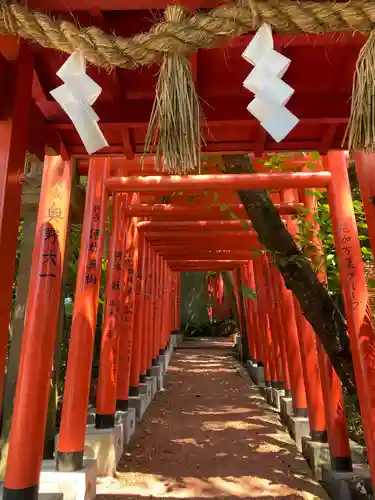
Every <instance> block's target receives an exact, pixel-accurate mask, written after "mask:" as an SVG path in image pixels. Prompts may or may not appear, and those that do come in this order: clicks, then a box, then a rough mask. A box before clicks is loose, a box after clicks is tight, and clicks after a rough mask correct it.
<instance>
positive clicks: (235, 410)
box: [181, 407, 255, 418]
mask: <svg viewBox="0 0 375 500" xmlns="http://www.w3.org/2000/svg"><path fill="white" fill-rule="evenodd" d="M254 411H255V410H253V409H249V408H234V407H230V408H227V409H226V408H222V409H221V410H213V409H212V410H209V409H207V410H200V411H182V412H181V414H182V415H228V414H229V413H230V414H232V415H240V414H243V413H252V412H254ZM249 418H250V417H249Z"/></svg>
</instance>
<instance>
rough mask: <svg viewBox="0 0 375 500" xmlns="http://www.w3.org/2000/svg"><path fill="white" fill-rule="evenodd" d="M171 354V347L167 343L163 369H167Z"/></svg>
mask: <svg viewBox="0 0 375 500" xmlns="http://www.w3.org/2000/svg"><path fill="white" fill-rule="evenodd" d="M172 354H173V347H172V345H171V344H169V346H168V349H167V350H166V351H165V371H168V367H169V365H170V362H171V359H172Z"/></svg>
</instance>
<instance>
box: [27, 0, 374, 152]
mask: <svg viewBox="0 0 375 500" xmlns="http://www.w3.org/2000/svg"><path fill="white" fill-rule="evenodd" d="M179 3H182V4H184V5H185V6H186V7H188V8H189V9H191V10H194V9H196V8H197V7H201V8H212V7H214V6H215V5H217V4H218V3H219V2H218V0H182V1H181V2H179ZM166 4H167V2H166V0H129V1H126V2H123V1H122V0H106V1H105V2H104V0H80V1H77V0H65V1H64V2H61V1H60V0H59V1H58V0H29V2H28V6H29V7H30V8H36V9H39V10H44V11H46V12H48V13H52V14H53V15H54V16H55V17H63V18H65V19H67V20H69V21H70V22H71V21H72V14H71V12H72V11H73V12H74V20H75V21H76V22H77V23H79V24H80V26H90V25H97V26H100V27H101V28H102V29H103V30H105V31H106V32H108V33H113V32H115V33H116V34H117V35H121V36H123V37H129V36H133V35H135V34H136V33H140V32H144V31H148V30H149V29H150V27H151V26H152V25H153V24H154V23H155V22H156V20H157V19H161V18H162V11H160V10H157V9H163V8H164V7H165V6H166ZM101 9H102V10H101ZM250 39H251V35H244V36H240V37H237V38H235V39H233V40H229V41H227V42H225V43H223V44H222V46H221V47H218V48H215V49H212V50H199V51H198V52H197V54H196V56H195V58H194V61H195V63H194V67H195V68H196V86H197V91H198V94H199V96H200V98H201V103H202V107H203V111H204V114H205V117H206V119H207V126H203V135H204V138H205V145H204V147H203V150H204V151H207V152H210V153H214V152H229V151H232V152H244V151H246V152H249V151H254V152H255V153H256V154H258V155H260V154H261V153H262V152H263V151H280V150H299V151H308V150H318V151H320V152H322V153H326V152H327V151H328V150H329V149H337V148H341V146H342V140H343V136H344V132H345V128H346V125H347V121H348V117H349V110H350V95H351V90H352V77H353V71H354V68H355V63H356V59H357V56H358V52H359V50H360V48H361V47H362V45H363V43H364V41H365V37H363V36H362V35H360V34H358V33H357V34H355V35H354V36H353V35H352V34H351V33H348V34H342V33H341V34H338V33H332V34H320V35H316V36H315V35H309V36H306V35H280V34H276V35H275V45H276V46H277V48H278V50H279V51H282V53H283V54H284V55H285V56H287V57H289V58H290V59H291V60H292V63H291V65H290V68H289V69H288V71H287V73H286V75H285V77H284V80H285V81H286V82H287V83H289V84H290V85H291V86H292V87H293V88H295V95H294V96H293V97H292V98H291V100H290V102H289V103H288V108H289V109H290V110H291V111H292V112H293V113H295V114H296V115H297V116H298V117H299V118H300V120H301V121H300V123H299V124H298V125H297V127H296V128H295V129H294V130H293V131H292V132H291V133H290V134H289V135H288V136H287V138H286V139H285V140H284V141H282V142H281V143H279V144H277V143H275V142H274V141H273V140H272V138H271V137H270V136H268V135H267V133H266V132H265V131H264V130H263V129H262V128H261V127H260V125H259V123H258V122H257V120H255V119H254V118H253V117H252V116H251V115H250V114H249V113H248V111H247V110H246V107H247V105H248V104H249V102H250V101H251V99H252V94H251V93H250V92H248V91H247V90H246V89H245V88H244V87H243V86H242V82H243V81H244V79H245V78H246V76H247V75H248V73H249V72H250V71H251V69H252V66H251V65H250V64H248V63H247V62H246V61H244V60H243V59H242V58H241V53H242V52H243V50H244V49H245V47H246V45H247V44H248V43H249V41H250ZM30 47H31V50H32V51H33V53H34V55H35V75H34V85H33V97H34V100H35V104H34V106H33V108H32V116H33V119H34V120H38V123H39V124H40V127H39V129H43V130H44V131H45V134H44V136H46V137H47V139H46V140H47V142H48V145H50V146H52V147H55V148H56V147H57V148H59V147H60V146H61V148H62V149H64V150H66V152H67V154H71V155H74V156H78V157H80V158H85V157H87V155H86V151H85V149H84V147H83V145H82V143H81V141H80V139H79V137H78V134H77V132H76V131H75V129H74V127H73V125H72V123H71V122H70V121H69V119H68V117H67V116H66V115H65V113H64V112H63V111H62V110H61V108H60V107H59V105H58V104H57V103H56V102H55V101H54V100H53V99H52V98H51V96H50V94H49V92H50V91H51V90H52V89H53V88H55V87H56V86H58V85H60V84H61V81H60V80H59V79H58V78H57V76H56V72H57V70H58V69H59V68H60V66H61V65H62V64H63V62H64V61H65V59H66V57H67V56H66V55H64V54H61V53H59V52H57V51H54V50H50V49H44V48H42V47H40V46H38V45H32V46H30ZM88 74H89V75H90V76H91V77H92V78H93V79H94V80H95V81H96V82H97V83H98V84H99V85H100V86H101V87H102V88H103V92H102V94H101V95H100V97H99V98H98V100H97V102H96V103H95V110H96V111H97V113H98V115H99V117H100V127H101V128H102V130H103V133H104V134H105V137H106V139H107V140H108V143H109V147H108V148H105V149H104V150H103V151H102V152H101V154H103V153H104V154H106V155H107V154H108V155H109V154H111V155H117V156H120V157H123V158H127V159H132V158H134V156H135V155H137V154H140V153H142V152H143V148H144V140H145V133H146V128H147V123H148V120H149V115H150V111H151V107H152V103H153V99H154V88H155V84H156V81H157V74H158V67H157V66H156V65H153V66H150V67H140V68H138V69H129V70H128V69H118V68H117V69H116V70H115V71H111V72H107V71H104V70H103V69H97V68H95V67H93V66H90V67H89V69H88ZM39 143H40V140H39V141H38V138H35V139H33V140H32V141H31V144H30V146H29V150H30V151H32V152H36V151H39V152H40V151H41V147H40V144H39Z"/></svg>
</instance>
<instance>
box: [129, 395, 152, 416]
mask: <svg viewBox="0 0 375 500" xmlns="http://www.w3.org/2000/svg"><path fill="white" fill-rule="evenodd" d="M149 404H150V400H149V399H148V398H147V394H140V395H139V396H129V408H134V409H135V418H136V421H137V422H140V421H141V420H142V418H143V415H144V414H145V411H146V410H147V408H148V406H149Z"/></svg>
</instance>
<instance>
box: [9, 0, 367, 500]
mask: <svg viewBox="0 0 375 500" xmlns="http://www.w3.org/2000/svg"><path fill="white" fill-rule="evenodd" d="M81 1H82V6H81V5H78V4H80V2H77V1H76V0H66V1H65V2H62V3H61V6H60V3H59V4H57V2H55V0H29V1H28V4H29V5H30V7H32V8H35V9H41V10H53V11H57V10H60V9H63V10H64V11H65V12H63V13H62V15H63V17H64V16H65V17H68V18H70V16H71V11H73V13H74V16H77V19H78V21H79V22H81V21H82V24H83V25H86V24H87V23H86V21H85V20H86V19H95V24H97V25H101V26H102V27H103V28H105V29H107V28H108V30H110V29H111V30H116V32H121V34H123V35H124V36H126V35H129V34H133V33H134V32H137V33H138V32H140V31H141V30H142V29H144V26H145V25H147V26H148V24H149V21H148V18H149V17H150V16H146V15H145V12H146V11H147V12H148V9H149V8H155V9H156V8H164V7H165V2H164V1H163V0H160V1H156V0H155V1H154V0H129V1H127V2H120V1H119V0H107V1H106V2H101V1H98V0H81ZM124 3H126V6H125V7H124V6H123V4H124ZM182 3H184V4H185V5H186V6H188V7H190V8H192V9H195V8H197V7H202V6H203V7H205V8H208V7H212V6H215V5H217V2H216V0H212V1H211V0H207V1H206V0H202V1H198V0H197V1H195V0H191V1H190V0H186V1H184V2H182ZM138 4H139V5H138ZM98 5H102V7H103V9H104V8H105V9H106V11H105V12H106V14H105V15H104V14H103V11H102V10H100V8H99V7H98ZM142 9H144V10H142ZM118 12H120V14H119V15H117V13H118ZM146 18H147V19H146ZM249 39H250V36H243V37H242V36H241V37H238V39H236V40H235V41H234V42H233V44H232V45H231V46H230V47H229V48H228V49H226V50H227V52H226V54H227V57H231V58H232V59H234V60H235V62H236V64H235V66H236V67H235V71H232V70H229V69H228V65H227V57H222V52H221V49H220V48H219V49H213V50H212V51H211V50H210V51H208V50H207V51H206V50H203V51H199V52H198V54H194V55H193V56H192V58H191V59H192V67H193V73H194V75H193V76H194V79H195V80H196V82H197V86H198V90H199V95H200V96H201V97H202V101H204V104H203V107H204V111H205V115H206V118H207V124H206V125H205V126H204V127H203V128H204V136H205V139H206V141H205V146H204V151H203V152H204V154H205V155H207V156H208V158H209V159H208V160H207V161H206V163H207V166H208V173H207V174H206V173H205V174H204V175H188V176H168V175H161V174H160V175H159V174H158V173H157V172H156V171H155V169H154V167H153V164H152V163H151V162H153V158H151V159H149V160H150V161H146V163H145V165H143V167H142V168H141V165H140V161H139V156H138V155H139V154H140V153H142V152H143V148H144V143H145V133H146V129H147V121H148V119H149V115H150V110H151V107H152V100H153V97H154V84H155V78H156V77H155V74H156V72H155V71H154V67H146V68H141V69H140V70H138V69H135V70H132V71H133V72H132V71H129V70H125V69H124V70H122V69H121V70H120V69H116V71H113V72H111V73H106V72H104V71H103V72H99V71H98V70H97V69H95V68H90V71H91V73H92V74H93V75H94V77H95V80H96V81H98V82H99V83H100V85H101V86H102V87H103V94H102V95H101V97H100V99H99V101H98V108H97V109H98V114H99V115H100V117H101V122H100V125H101V127H102V129H103V131H105V135H106V139H107V140H108V143H109V146H108V148H106V149H105V150H103V152H101V153H100V154H98V155H93V156H89V155H87V154H86V152H85V149H84V147H83V144H82V143H81V141H80V139H79V137H78V135H77V133H76V131H75V129H74V126H73V124H72V123H70V122H69V121H68V120H67V117H66V116H65V114H64V112H63V111H62V109H60V108H59V106H58V105H57V103H56V102H55V101H53V100H52V99H51V98H50V96H49V91H50V90H51V89H52V88H55V87H56V86H57V85H59V84H60V83H61V82H59V81H58V77H57V76H56V70H57V69H58V68H59V67H60V66H61V64H62V62H63V59H62V56H61V54H59V53H58V52H57V51H56V52H51V51H50V50H48V49H45V48H42V47H39V46H37V47H32V48H31V49H30V48H29V46H28V45H27V44H26V43H25V42H24V41H20V40H19V39H17V38H16V37H5V36H2V37H0V52H1V56H0V64H1V69H2V75H3V78H2V79H1V82H0V88H1V90H2V99H1V104H0V112H1V117H2V119H1V121H0V151H1V156H0V158H1V169H0V200H1V203H0V261H1V263H2V266H3V267H2V280H1V286H0V299H1V300H0V393H1V394H2V392H3V385H4V372H5V364H6V352H7V345H8V329H9V317H10V311H11V305H12V287H13V280H14V270H15V256H16V250H17V234H18V227H19V220H20V204H21V186H22V171H23V165H24V159H25V154H26V152H29V153H32V154H34V155H36V156H37V157H38V158H39V159H43V158H44V170H43V183H42V187H41V196H40V203H39V210H38V220H37V227H36V233H35V243H34V248H33V257H32V267H31V274H30V284H29V294H28V300H27V307H26V315H25V325H24V333H23V342H22V352H21V361H20V366H19V375H18V381H17V390H16V398H15V405H14V413H13V418H12V428H11V434H10V441H9V452H8V459H7V469H6V475H5V481H4V491H3V498H4V500H36V498H37V496H38V491H39V481H40V472H41V467H42V460H43V447H44V437H45V429H46V422H47V408H48V398H49V390H50V374H51V366H52V363H53V354H54V345H55V334H56V326H57V319H58V310H59V304H60V294H61V285H62V278H63V272H64V258H65V250H66V240H67V229H68V217H69V205H70V196H71V186H72V179H73V177H74V175H76V174H77V175H87V176H88V182H87V189H86V201H85V210H84V220H83V226H82V237H81V247H80V255H79V262H78V276H77V282H76V289H75V301H74V312H73V321H72V328H71V336H70V342H69V355H68V363H67V374H66V381H65V387H64V399H63V409H62V417H61V426H60V433H59V437H58V441H57V448H56V469H57V470H59V471H67V472H69V471H77V470H81V469H82V468H83V456H84V447H85V435H86V424H87V411H88V401H89V388H90V380H91V366H92V359H93V350H94V339H95V328H96V322H97V312H98V301H99V292H100V278H101V269H102V259H103V255H104V246H105V241H106V238H107V236H108V247H107V248H108V250H107V258H108V263H107V277H106V286H105V307H104V319H103V325H102V340H101V352H100V371H99V381H98V390H97V401H96V423H95V425H96V427H97V428H99V429H108V428H112V427H113V426H114V425H115V414H116V411H117V410H126V409H127V408H128V404H129V397H131V396H135V395H137V394H139V390H140V384H142V382H143V381H145V379H146V377H147V376H148V375H149V374H150V372H151V370H152V367H153V366H156V365H157V364H158V360H159V357H160V356H161V355H162V354H163V352H164V351H165V349H167V347H168V345H169V342H170V336H171V332H173V331H176V330H178V329H179V328H180V303H181V297H180V273H181V272H186V271H196V270H205V271H208V270H211V271H223V270H229V271H232V272H233V277H234V283H235V291H236V298H237V308H238V310H239V311H240V314H239V321H240V327H241V330H242V332H246V336H245V339H244V340H245V341H246V343H247V345H248V353H247V355H248V357H249V359H251V360H252V363H253V364H254V365H255V366H258V367H263V368H264V376H265V383H266V385H267V386H270V387H274V388H279V389H283V390H285V394H286V395H287V396H290V397H291V399H292V406H293V412H294V415H295V416H297V417H308V419H309V425H310V433H311V434H310V437H311V440H312V441H315V442H326V441H328V444H329V451H330V458H331V467H332V469H334V470H337V471H351V470H352V460H351V451H350V446H349V438H348V430H347V422H346V417H345V413H344V409H343V395H342V388H341V382H340V380H339V378H338V376H337V374H336V373H335V371H334V369H333V367H332V364H331V362H330V360H329V359H328V356H327V354H326V352H325V351H324V349H323V347H322V345H321V344H320V342H319V340H318V338H317V337H316V335H315V332H314V330H313V328H312V326H311V325H310V323H309V322H308V321H307V320H306V319H305V317H304V316H303V314H302V311H301V309H300V306H299V303H298V301H297V300H296V298H295V297H294V296H293V294H292V292H291V291H290V290H289V289H287V288H286V286H285V283H284V280H283V278H282V276H281V274H280V272H279V270H278V269H277V268H276V267H275V265H274V264H273V262H272V261H271V259H270V258H269V256H268V253H267V252H265V251H264V250H265V249H264V247H263V245H262V243H261V241H259V238H258V235H257V233H256V232H255V230H254V229H253V228H252V226H251V224H250V223H248V224H247V225H246V224H245V226H246V227H244V224H243V221H247V220H248V215H247V213H246V210H245V208H244V206H243V205H242V204H241V203H240V201H239V197H238V195H237V193H236V192H237V191H244V190H260V189H267V190H270V191H271V197H272V200H273V201H274V203H275V206H276V208H277V209H278V211H279V213H280V215H281V216H282V218H283V220H284V222H285V224H286V226H287V228H288V230H289V232H290V233H291V234H292V235H294V236H296V234H297V227H296V224H295V221H294V220H293V217H292V216H293V215H294V214H297V213H304V214H305V217H306V218H307V220H310V221H313V220H314V212H315V210H316V198H315V196H314V195H311V194H309V191H310V190H311V189H319V190H327V192H328V199H329V207H330V211H331V216H332V225H333V232H334V242H335V247H336V252H337V255H338V261H339V273H340V282H341V290H342V295H343V297H344V306H345V313H346V319H347V327H348V332H349V337H350V346H351V351H352V356H353V362H354V370H355V378H356V385H357V389H358V398H359V403H360V408H361V415H362V421H363V428H364V435H365V440H366V446H367V452H368V461H369V466H370V470H371V475H372V479H373V483H374V484H375V335H374V326H373V322H372V318H371V314H370V313H369V308H368V290H367V283H366V276H365V270H364V264H363V261H362V256H361V248H360V241H359V237H358V231H357V226H356V221H355V217H354V211H353V204H352V199H351V191H350V185H349V180H348V173H347V166H348V155H347V153H346V152H345V151H342V150H340V148H341V147H342V143H343V137H344V132H345V127H346V125H347V122H348V116H349V107H350V105H349V95H350V91H351V86H352V74H353V69H354V66H355V61H356V59H357V55H358V52H359V50H360V48H361V46H362V45H363V42H364V36H362V35H361V34H356V35H355V36H352V35H351V34H345V35H342V36H341V37H339V38H337V39H335V37H332V36H330V35H327V34H322V35H318V36H305V35H297V36H294V35H290V36H289V35H277V37H275V40H276V41H275V43H276V45H277V46H278V50H279V51H280V52H281V50H283V53H285V54H286V55H288V54H289V55H293V60H294V61H296V64H295V66H294V68H295V70H293V71H294V72H293V71H291V73H290V77H289V76H288V77H287V78H290V80H291V83H292V84H293V88H295V89H296V94H295V97H293V98H292V100H291V101H290V108H291V110H292V111H293V113H295V114H296V115H297V116H298V117H300V118H301V121H300V124H299V125H298V126H297V127H296V129H295V130H293V132H292V133H291V134H290V135H289V136H288V137H287V138H286V139H285V141H282V142H281V143H276V142H274V141H273V140H271V139H270V137H268V136H267V134H266V133H265V131H264V130H263V129H262V128H261V127H260V125H259V124H258V122H257V121H256V120H253V119H252V118H250V117H249V115H248V113H247V111H246V106H247V105H248V100H249V96H248V93H246V92H244V89H243V88H242V81H243V79H244V75H246V71H248V68H247V67H246V64H244V62H243V61H240V53H241V52H243V50H244V48H245V47H246V45H247V44H248V41H249ZM327 48H328V49H329V51H330V53H331V54H332V57H331V58H329V57H327ZM310 60H311V61H313V62H314V64H311V65H309V64H306V61H310ZM297 61H299V63H298V64H297ZM343 61H345V64H343ZM317 68H318V69H317ZM321 75H323V78H322V76H321ZM198 77H199V78H198ZM316 89H318V90H316ZM209 130H213V133H209V132H208V131H209ZM266 151H318V152H319V153H320V154H321V159H322V161H323V169H320V170H319V168H317V169H316V170H315V171H306V169H304V166H305V165H306V163H308V162H310V163H311V162H312V163H314V160H312V159H311V157H309V156H308V155H305V154H302V153H297V154H296V156H295V157H294V158H292V159H290V160H288V162H289V164H290V166H291V167H296V170H299V171H296V172H294V171H291V172H285V173H280V172H268V171H267V169H265V168H262V167H263V163H264V161H265V159H266V156H265V152H266ZM46 153H47V154H46ZM221 153H241V154H249V153H251V154H254V155H255V156H256V159H257V164H258V165H259V169H257V172H258V173H253V174H219V173H218V170H217V168H216V167H217V165H216V163H215V161H214V160H212V162H211V163H210V161H211V160H210V158H211V157H212V156H215V155H217V154H221ZM355 162H356V169H357V175H358V180H359V184H360V188H361V192H362V197H363V202H364V209H365V213H366V218H367V223H368V228H369V237H370V240H371V245H372V249H373V250H374V249H375V203H372V200H375V176H374V173H373V172H374V168H375V156H374V154H362V153H357V154H356V155H355ZM297 167H298V168H297ZM175 192H183V193H184V195H186V194H189V193H195V194H196V197H197V200H196V201H194V203H189V202H187V201H186V200H185V199H182V200H179V199H178V197H176V198H175V200H174V199H173V200H174V201H173V202H171V201H170V200H169V201H168V203H163V202H161V200H160V198H161V196H169V197H170V195H171V194H172V193H175ZM212 193H218V195H219V200H216V199H215V196H213V195H212ZM222 204H224V205H225V207H226V210H229V211H230V212H231V213H233V214H235V216H236V217H237V218H238V219H239V220H228V217H226V216H225V215H224V213H223V210H222V206H221V205H222ZM109 205H111V207H110V208H111V227H110V230H109V234H108V235H107V234H106V223H107V211H108V208H109ZM304 209H308V210H304ZM301 210H302V212H301ZM312 226H313V230H312V231H311V241H312V242H313V243H314V244H315V245H317V246H320V245H321V242H320V241H319V235H318V227H317V226H316V224H315V225H314V224H313V225H312ZM255 250H258V251H255ZM319 278H320V280H321V281H322V282H325V279H326V276H325V272H324V269H320V273H319ZM241 283H242V284H245V285H246V286H248V287H249V288H250V289H253V290H255V291H256V296H257V300H255V301H254V300H251V299H250V298H249V297H244V299H243V302H242V300H241V293H240V284H241ZM209 287H210V290H211V293H213V294H215V295H216V296H217V298H218V301H219V302H221V301H222V296H223V283H222V281H221V277H220V274H218V275H217V277H215V278H211V280H210V283H209Z"/></svg>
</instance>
